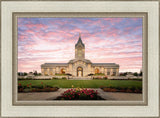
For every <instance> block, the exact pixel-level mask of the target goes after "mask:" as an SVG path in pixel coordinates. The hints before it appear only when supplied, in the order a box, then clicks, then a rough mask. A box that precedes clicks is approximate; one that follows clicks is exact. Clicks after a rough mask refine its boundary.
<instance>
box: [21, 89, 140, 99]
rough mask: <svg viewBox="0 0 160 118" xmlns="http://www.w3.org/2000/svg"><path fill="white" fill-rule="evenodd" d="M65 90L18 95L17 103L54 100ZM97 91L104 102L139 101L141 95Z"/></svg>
mask: <svg viewBox="0 0 160 118" xmlns="http://www.w3.org/2000/svg"><path fill="white" fill-rule="evenodd" d="M65 90H67V89H59V90H58V91H56V92H32V93H18V100H19V101H38V100H39V101H40V100H41V101H42V100H45V101H46V100H48V101H51V100H54V99H56V98H57V97H58V96H60V95H61V94H62V93H63V92H64V91H65ZM94 90H97V91H98V93H99V95H100V96H101V97H102V98H104V99H106V100H117V101H141V100H142V94H137V93H122V92H104V91H103V90H101V89H94Z"/></svg>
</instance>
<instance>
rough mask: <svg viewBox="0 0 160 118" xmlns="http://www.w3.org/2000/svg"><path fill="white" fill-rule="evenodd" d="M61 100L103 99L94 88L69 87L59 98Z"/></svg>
mask: <svg viewBox="0 0 160 118" xmlns="http://www.w3.org/2000/svg"><path fill="white" fill-rule="evenodd" d="M57 99H60V100H97V99H102V98H101V97H100V96H98V92H97V91H95V90H92V89H80V88H76V89H68V90H67V91H64V93H63V94H62V96H60V97H59V98H57Z"/></svg>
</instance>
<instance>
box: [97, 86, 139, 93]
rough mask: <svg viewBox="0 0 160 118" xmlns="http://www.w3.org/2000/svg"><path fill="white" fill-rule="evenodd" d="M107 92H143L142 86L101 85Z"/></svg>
mask: <svg viewBox="0 0 160 118" xmlns="http://www.w3.org/2000/svg"><path fill="white" fill-rule="evenodd" d="M100 88H101V89H102V90H103V91H105V92H126V93H142V88H135V87H131V88H121V87H117V88H115V87H100Z"/></svg>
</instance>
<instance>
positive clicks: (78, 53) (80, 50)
mask: <svg viewBox="0 0 160 118" xmlns="http://www.w3.org/2000/svg"><path fill="white" fill-rule="evenodd" d="M75 58H78V59H83V58H85V45H84V43H83V42H82V39H81V33H79V39H78V41H77V43H76V45H75Z"/></svg>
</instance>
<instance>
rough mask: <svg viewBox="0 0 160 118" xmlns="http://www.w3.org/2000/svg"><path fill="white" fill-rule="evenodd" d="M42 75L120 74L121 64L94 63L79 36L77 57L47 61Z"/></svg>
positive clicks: (84, 75)
mask: <svg viewBox="0 0 160 118" xmlns="http://www.w3.org/2000/svg"><path fill="white" fill-rule="evenodd" d="M41 73H42V75H53V76H54V75H55V74H56V73H57V74H67V73H68V74H72V76H73V77H87V76H88V74H96V73H103V74H104V75H105V76H118V75H119V65H118V64H115V63H92V62H91V61H90V60H87V59H85V45H84V44H83V42H82V40H81V36H79V40H78V42H77V44H76V45H75V59H73V60H70V61H69V62H68V63H45V64H42V65H41Z"/></svg>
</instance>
